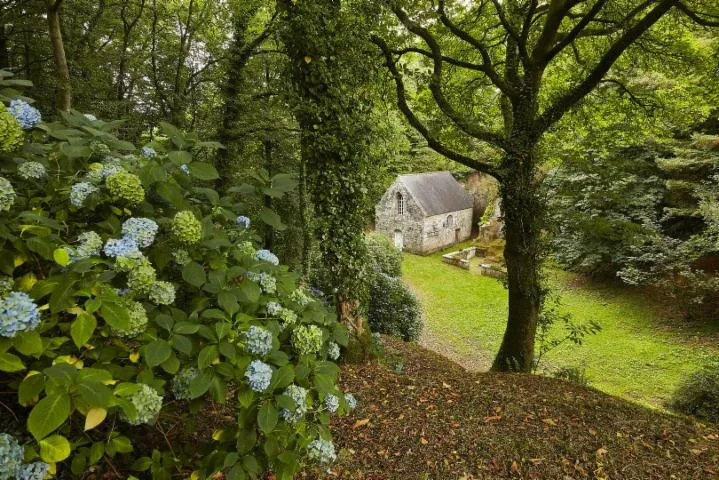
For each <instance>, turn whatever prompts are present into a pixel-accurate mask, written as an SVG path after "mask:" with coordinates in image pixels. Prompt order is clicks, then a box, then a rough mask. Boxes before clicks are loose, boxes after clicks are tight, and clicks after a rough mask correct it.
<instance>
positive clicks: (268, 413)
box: [257, 402, 280, 434]
mask: <svg viewBox="0 0 719 480" xmlns="http://www.w3.org/2000/svg"><path fill="white" fill-rule="evenodd" d="M279 417H280V412H279V411H278V410H277V408H275V406H274V405H272V404H271V403H269V402H268V403H265V404H264V405H263V406H262V408H260V411H259V412H257V424H258V425H259V427H260V430H262V431H263V432H264V433H265V434H269V433H271V432H272V430H274V429H275V426H276V425H277V420H279Z"/></svg>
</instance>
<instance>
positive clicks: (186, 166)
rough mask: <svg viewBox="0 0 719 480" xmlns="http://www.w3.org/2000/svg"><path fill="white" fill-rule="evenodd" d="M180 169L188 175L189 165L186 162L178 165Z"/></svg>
mask: <svg viewBox="0 0 719 480" xmlns="http://www.w3.org/2000/svg"><path fill="white" fill-rule="evenodd" d="M180 171H181V172H182V173H184V174H185V175H189V174H190V167H189V166H188V165H187V164H186V163H183V164H182V165H180Z"/></svg>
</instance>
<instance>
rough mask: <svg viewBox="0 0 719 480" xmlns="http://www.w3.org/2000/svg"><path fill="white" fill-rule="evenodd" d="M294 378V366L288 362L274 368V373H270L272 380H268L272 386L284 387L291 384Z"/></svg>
mask: <svg viewBox="0 0 719 480" xmlns="http://www.w3.org/2000/svg"><path fill="white" fill-rule="evenodd" d="M294 379H295V367H294V366H292V365H291V364H288V365H285V366H284V367H280V368H278V369H277V370H275V373H274V374H273V375H272V382H270V385H271V386H272V388H285V387H286V386H288V385H289V384H291V383H292V382H293V381H294Z"/></svg>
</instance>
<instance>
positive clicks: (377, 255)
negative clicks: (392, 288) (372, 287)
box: [365, 232, 402, 277]
mask: <svg viewBox="0 0 719 480" xmlns="http://www.w3.org/2000/svg"><path fill="white" fill-rule="evenodd" d="M365 244H366V245H367V253H368V255H369V258H370V262H371V264H372V270H374V271H375V272H381V273H384V274H385V275H389V276H390V277H399V276H400V275H402V252H400V251H399V250H397V248H396V247H395V246H394V245H392V242H391V241H390V240H389V238H387V236H386V235H383V234H381V233H376V232H372V233H369V234H367V235H366V236H365Z"/></svg>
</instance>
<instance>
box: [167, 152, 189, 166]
mask: <svg viewBox="0 0 719 480" xmlns="http://www.w3.org/2000/svg"><path fill="white" fill-rule="evenodd" d="M167 157H168V158H169V159H170V161H171V162H172V163H174V164H175V165H182V164H183V163H190V162H192V154H191V153H190V152H187V151H185V150H174V151H172V152H170V153H168V154H167Z"/></svg>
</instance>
